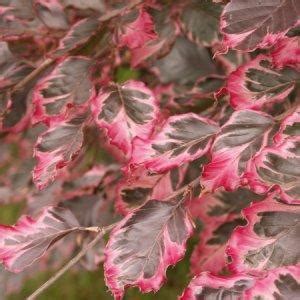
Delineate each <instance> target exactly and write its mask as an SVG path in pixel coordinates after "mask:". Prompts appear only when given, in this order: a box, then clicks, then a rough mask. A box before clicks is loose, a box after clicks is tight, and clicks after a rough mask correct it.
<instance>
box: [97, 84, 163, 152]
mask: <svg viewBox="0 0 300 300" xmlns="http://www.w3.org/2000/svg"><path fill="white" fill-rule="evenodd" d="M92 112H93V115H94V118H95V120H96V123H97V124H98V125H99V127H100V128H105V129H106V130H107V134H108V136H109V139H110V141H111V143H112V144H113V145H116V146H117V147H118V148H119V149H120V150H122V151H123V152H124V154H126V155H127V156H129V157H130V154H131V151H132V141H133V139H134V138H136V137H139V138H145V139H146V138H148V136H149V135H150V133H151V132H152V130H153V127H154V125H155V121H156V119H157V117H158V107H157V104H156V100H155V98H154V95H153V93H152V92H151V91H150V90H149V89H148V88H147V87H146V86H145V85H144V83H142V82H140V81H134V80H130V81H127V82H125V83H124V84H122V85H119V84H111V85H109V86H107V87H105V88H103V89H102V90H101V91H100V93H99V94H98V96H97V97H96V98H95V99H94V100H93V102H92Z"/></svg>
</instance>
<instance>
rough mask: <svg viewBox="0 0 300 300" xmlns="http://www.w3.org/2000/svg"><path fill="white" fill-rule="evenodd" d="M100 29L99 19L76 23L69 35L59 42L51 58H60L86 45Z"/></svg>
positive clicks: (87, 19)
mask: <svg viewBox="0 0 300 300" xmlns="http://www.w3.org/2000/svg"><path fill="white" fill-rule="evenodd" d="M99 27H100V22H99V20H98V19H97V18H93V17H91V18H86V19H82V20H80V21H78V22H77V23H75V24H74V25H73V26H72V27H71V28H70V30H69V31H68V33H67V34H66V35H65V36H64V37H63V38H62V39H61V40H60V41H59V45H58V48H57V49H55V50H54V51H53V52H52V53H51V54H50V56H51V57H58V56H63V55H65V54H67V53H68V52H70V51H72V50H74V49H76V48H78V47H80V46H82V45H84V44H85V43H86V42H87V41H88V40H89V39H90V38H91V37H92V36H93V35H95V34H96V32H97V30H98V29H99Z"/></svg>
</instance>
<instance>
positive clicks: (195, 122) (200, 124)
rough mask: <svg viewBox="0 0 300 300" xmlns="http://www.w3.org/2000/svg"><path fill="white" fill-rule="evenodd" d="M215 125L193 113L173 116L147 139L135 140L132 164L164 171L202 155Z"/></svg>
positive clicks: (207, 147) (210, 140) (207, 146)
mask: <svg viewBox="0 0 300 300" xmlns="http://www.w3.org/2000/svg"><path fill="white" fill-rule="evenodd" d="M218 130H219V128H218V126H217V125H216V124H215V123H214V122H213V121H211V120H209V119H206V118H203V117H199V116H197V115H195V114H193V113H188V114H183V115H178V116H172V117H170V118H169V119H167V120H166V121H165V123H164V124H163V126H162V128H161V129H160V130H159V131H158V133H157V134H153V135H152V137H151V138H149V139H148V140H142V139H136V140H135V141H134V148H133V154H132V159H131V161H130V163H131V165H133V166H134V165H140V164H142V165H144V166H145V167H146V168H147V169H150V170H152V171H155V172H164V171H167V170H169V169H171V168H173V167H176V166H180V165H181V164H182V163H185V162H189V161H192V160H195V159H197V158H198V157H200V156H202V155H204V154H205V153H206V152H207V151H208V150H209V148H210V146H211V143H212V139H213V138H214V136H215V134H216V133H217V132H218Z"/></svg>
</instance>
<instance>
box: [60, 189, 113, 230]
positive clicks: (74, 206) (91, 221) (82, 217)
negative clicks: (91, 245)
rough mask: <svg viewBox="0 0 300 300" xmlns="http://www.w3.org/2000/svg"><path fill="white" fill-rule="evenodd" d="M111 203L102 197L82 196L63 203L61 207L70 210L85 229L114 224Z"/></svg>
mask: <svg viewBox="0 0 300 300" xmlns="http://www.w3.org/2000/svg"><path fill="white" fill-rule="evenodd" d="M109 204H110V203H109V202H108V201H105V200H104V199H102V197H101V195H99V194H98V195H82V196H76V197H74V198H71V199H69V200H65V201H62V202H61V203H60V204H59V207H62V208H65V209H68V210H70V211H71V212H72V213H73V214H74V216H75V217H76V218H77V220H78V222H79V224H80V225H81V226H83V227H90V226H102V225H107V224H105V222H104V221H106V223H108V224H110V223H112V222H111V220H112V214H109V210H110V209H111V207H110V205H109Z"/></svg>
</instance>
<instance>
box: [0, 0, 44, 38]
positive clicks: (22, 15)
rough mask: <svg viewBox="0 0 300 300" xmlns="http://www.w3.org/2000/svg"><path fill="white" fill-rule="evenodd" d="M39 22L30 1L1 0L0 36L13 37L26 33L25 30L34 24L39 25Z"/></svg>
mask: <svg viewBox="0 0 300 300" xmlns="http://www.w3.org/2000/svg"><path fill="white" fill-rule="evenodd" d="M40 25H41V24H40V22H39V21H37V20H36V19H35V15H34V11H33V6H32V3H31V1H27V0H8V1H1V11H0V32H1V34H0V38H1V40H4V39H7V38H12V37H13V38H15V37H18V36H21V35H26V33H27V30H28V29H31V28H33V27H34V26H36V27H37V28H39V27H40Z"/></svg>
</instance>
